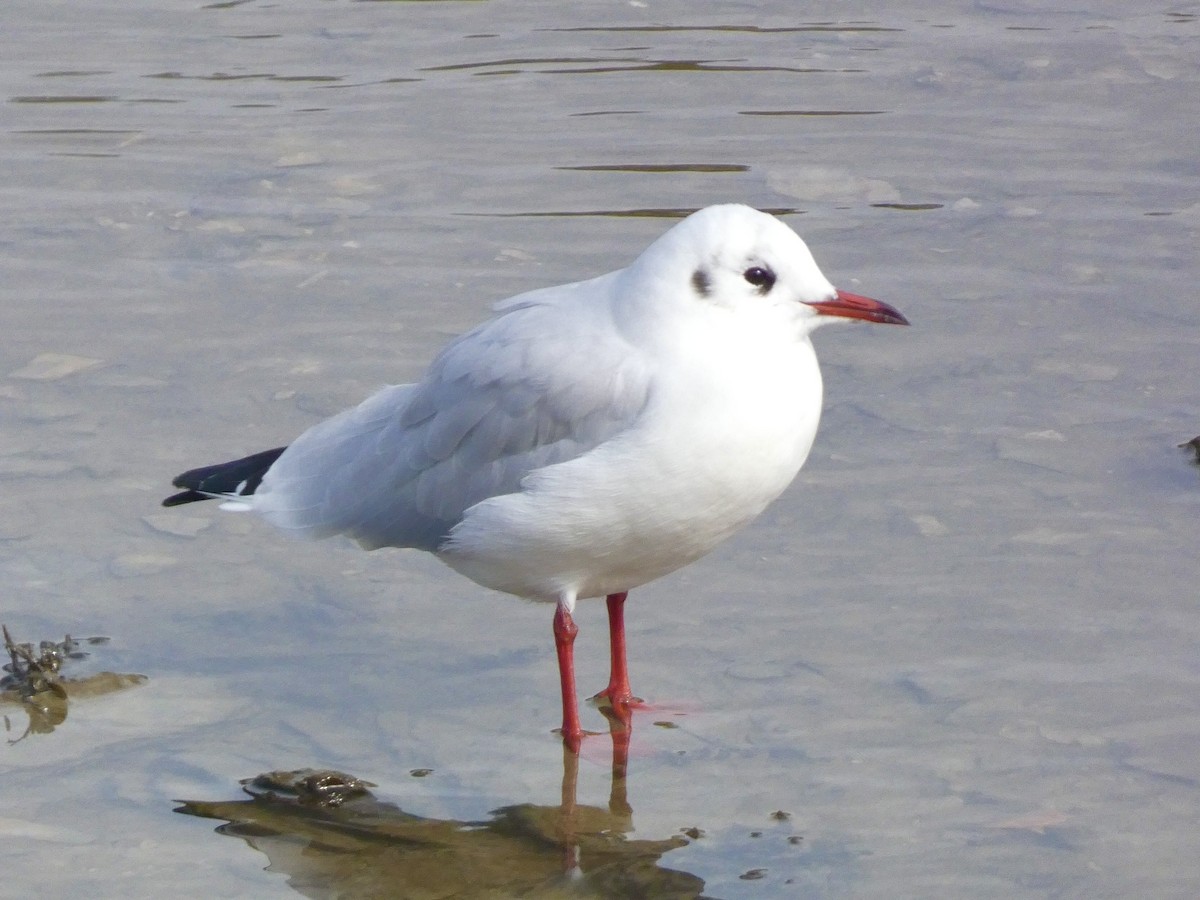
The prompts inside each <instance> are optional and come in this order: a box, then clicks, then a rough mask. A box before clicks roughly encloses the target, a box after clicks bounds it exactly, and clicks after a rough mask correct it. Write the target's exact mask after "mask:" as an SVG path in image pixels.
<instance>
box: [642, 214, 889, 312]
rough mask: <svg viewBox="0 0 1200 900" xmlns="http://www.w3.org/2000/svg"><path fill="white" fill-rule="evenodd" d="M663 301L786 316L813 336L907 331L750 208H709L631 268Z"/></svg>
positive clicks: (790, 234) (679, 226) (800, 242)
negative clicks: (835, 328) (826, 328)
mask: <svg viewBox="0 0 1200 900" xmlns="http://www.w3.org/2000/svg"><path fill="white" fill-rule="evenodd" d="M630 273H631V274H633V275H634V276H635V277H639V278H646V279H649V280H652V281H653V282H654V284H653V291H654V293H655V294H658V295H660V296H667V295H669V296H671V297H676V298H682V301H681V302H689V303H708V304H712V305H714V306H719V307H726V308H729V309H735V310H737V309H747V310H756V309H764V308H772V309H777V310H782V311H783V312H784V313H785V314H786V315H787V317H788V318H789V319H790V320H793V321H795V320H799V321H800V322H801V323H802V325H803V327H804V329H805V330H806V331H811V330H812V329H813V328H815V327H817V326H818V325H820V324H822V323H824V322H827V321H830V319H831V317H842V318H848V319H863V320H865V321H868V322H883V323H888V324H893V325H907V324H908V320H907V319H905V318H904V316H903V315H901V314H900V312H899V311H898V310H896V309H895V308H894V307H892V306H890V305H889V304H887V303H883V302H882V301H879V300H873V299H871V298H870V297H863V296H860V295H858V294H851V293H849V292H847V291H839V290H838V289H837V288H835V287H834V286H833V285H832V284H831V283H830V282H829V280H828V279H827V278H826V277H825V276H824V275H823V274H821V270H820V269H819V268H818V267H817V263H816V261H815V260H814V259H813V256H812V253H811V252H810V251H809V249H808V246H807V245H806V244H805V243H804V241H803V240H801V239H800V236H799V235H797V234H796V232H794V231H792V229H791V228H789V227H788V226H787V225H785V224H784V223H783V222H782V221H780V220H779V219H777V218H775V217H774V216H772V215H768V214H767V213H764V212H759V211H758V210H756V209H752V208H751V207H749V206H742V205H740V204H727V205H721V206H709V207H706V208H705V209H702V210H700V211H698V212H695V213H693V214H692V215H690V216H688V217H687V218H686V219H684V220H683V221H682V222H680V223H679V224H677V225H676V226H675V227H673V228H672V229H671V230H670V231H668V232H667V233H666V234H664V235H663V236H662V237H660V238H659V239H658V240H657V241H655V242H654V243H653V244H651V245H650V247H649V248H647V250H646V251H645V252H644V253H643V254H642V255H641V256H640V257H639V258H638V259H637V261H636V262H635V263H634V264H633V265H632V266H631V267H630Z"/></svg>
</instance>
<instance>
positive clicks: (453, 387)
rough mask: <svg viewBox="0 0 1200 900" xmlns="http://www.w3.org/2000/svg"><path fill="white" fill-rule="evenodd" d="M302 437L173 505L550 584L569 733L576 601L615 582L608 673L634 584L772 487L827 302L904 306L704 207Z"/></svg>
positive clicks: (797, 416)
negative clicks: (842, 284) (854, 287)
mask: <svg viewBox="0 0 1200 900" xmlns="http://www.w3.org/2000/svg"><path fill="white" fill-rule="evenodd" d="M496 309H497V311H498V313H499V315H497V316H496V318H494V319H492V320H491V321H490V322H487V323H485V324H483V325H480V326H479V327H477V328H475V329H473V330H471V331H469V332H467V333H466V334H464V335H462V336H461V337H459V338H457V339H456V340H454V341H452V342H451V343H450V344H449V345H448V346H446V347H445V348H444V349H443V350H442V351H441V353H439V354H438V355H437V356H436V357H435V358H434V360H433V363H432V364H431V365H430V367H429V370H428V372H426V373H425V376H424V377H423V378H422V379H421V380H420V381H419V382H417V383H416V384H405V385H396V386H393V387H387V388H384V389H383V390H381V391H379V392H378V393H376V394H375V395H374V396H372V397H369V398H368V399H367V400H366V401H364V402H363V403H362V404H360V405H359V406H357V407H354V408H353V409H349V410H346V411H345V412H343V413H341V414H340V415H337V416H334V417H333V418H331V419H328V420H326V421H324V422H321V423H319V424H317V425H314V426H313V427H312V428H310V429H309V430H308V431H306V432H304V434H302V435H300V437H298V438H297V439H296V440H295V441H294V442H293V443H292V444H291V445H290V446H288V447H286V448H284V447H281V448H278V449H275V450H267V451H265V452H263V453H257V454H255V455H253V456H248V457H246V458H245V459H239V460H235V461H234V462H228V463H222V464H220V465H215V466H207V467H205V468H200V469H193V470H191V471H189V472H185V473H184V474H182V475H180V476H179V477H178V478H176V479H175V482H174V483H175V486H176V487H180V488H184V489H185V490H184V491H183V492H182V493H180V494H176V495H174V496H172V497H169V498H168V499H166V500H165V501H163V503H164V505H166V506H175V505H178V504H181V503H188V502H191V501H193V500H206V499H208V498H210V497H218V498H222V499H224V500H226V501H227V502H226V504H225V506H226V507H233V508H241V509H250V510H253V511H254V512H257V513H259V514H260V515H262V516H263V517H264V518H266V519H267V520H268V521H269V522H271V523H272V524H274V525H277V526H279V527H280V528H282V529H284V530H286V531H289V532H292V533H294V534H297V535H301V536H304V537H313V538H316V537H326V536H329V535H334V534H345V535H348V536H350V537H352V538H354V539H355V540H356V541H358V543H359V544H361V545H362V546H363V547H365V548H366V549H368V550H370V549H375V548H377V547H415V548H417V549H420V550H428V551H430V552H431V553H435V554H436V555H437V556H438V558H439V559H441V560H442V561H444V562H445V563H447V564H448V565H449V566H450V567H451V568H453V569H456V570H457V571H459V572H461V573H462V574H464V575H466V576H467V577H468V578H470V579H472V580H473V581H475V582H477V583H479V584H481V585H483V586H485V587H489V588H494V589H496V590H499V591H505V592H507V593H510V594H516V595H518V596H521V597H529V598H533V599H536V600H547V601H553V602H554V603H556V604H557V608H556V611H555V614H554V637H555V643H556V646H557V650H558V660H559V674H560V677H561V683H562V700H563V724H562V733H563V738H564V740H565V741H566V743H567V746H568V747H569V748H570V749H572V750H578V747H579V744H580V741H581V739H582V736H583V729H582V727H581V726H580V721H579V710H578V704H577V701H576V696H575V673H574V663H573V645H574V640H575V634H576V632H577V631H578V628H577V626H576V625H575V623H574V621H573V619H572V612H573V611H574V608H575V601H576V600H578V599H579V598H581V597H606V598H607V601H608V612H609V630H610V641H611V650H612V674H611V678H610V680H609V685H608V687H607V688H606V689H605V690H604V691H602V692H601V695H603V696H606V697H607V698H608V700H609V701H610V702H611V703H612V705H613V708H614V709H615V710H618V711H625V712H627V711H628V708H629V706H630V704H631V703H632V702H633V701H634V698H633V695H632V692H631V691H630V687H629V676H628V672H627V668H626V665H625V630H624V624H623V621H624V620H623V612H624V602H625V595H626V592H627V591H629V590H630V589H631V588H634V587H637V586H638V585H641V584H645V583H646V582H648V581H652V580H654V579H655V578H659V577H661V576H663V575H666V574H667V573H668V572H672V571H674V570H675V569H678V568H679V567H680V566H684V565H686V564H688V563H690V562H692V561H693V560H696V559H698V558H699V557H701V556H703V555H704V554H705V553H707V552H708V551H710V550H712V549H713V547H715V546H716V545H717V544H719V543H720V542H721V541H723V540H724V539H725V538H727V537H729V536H730V535H731V534H733V533H734V532H735V531H737V530H738V529H739V528H741V527H742V526H743V525H745V524H746V523H748V522H749V521H750V520H751V519H753V518H754V517H755V516H757V515H758V514H759V513H760V512H762V510H763V509H764V507H766V506H767V504H768V503H770V502H771V501H772V500H774V499H775V498H776V497H778V496H779V494H780V493H781V492H782V491H783V489H784V488H786V487H787V486H788V484H789V483H790V482H791V481H792V479H793V477H794V476H795V475H796V473H797V471H799V469H800V466H801V465H803V463H804V460H805V458H806V457H807V456H808V451H809V448H810V447H811V446H812V442H813V438H814V436H815V435H816V432H817V421H818V419H819V418H820V414H821V373H820V370H819V369H818V367H817V358H816V355H815V354H814V352H813V348H812V344H811V343H810V341H809V334H810V332H812V331H813V329H815V328H816V327H817V326H818V325H821V324H822V323H824V322H827V321H829V320H830V319H831V318H832V317H838V316H840V317H844V318H850V319H865V320H867V321H869V322H887V323H892V324H900V325H904V324H907V322H906V320H905V318H904V316H902V315H901V314H900V313H899V312H897V311H896V310H895V309H893V308H892V307H891V306H889V305H888V304H886V303H881V302H880V301H878V300H872V299H870V298H868V297H861V296H858V295H856V294H850V293H846V292H845V291H839V290H837V289H835V288H834V287H833V285H832V284H830V283H829V281H828V280H826V278H825V276H824V275H822V274H821V271H820V269H818V268H817V264H816V262H814V260H813V257H812V254H811V253H810V252H809V250H808V247H807V246H806V245H805V244H804V242H803V241H802V240H801V239H800V238H799V237H798V236H797V235H796V233H795V232H794V231H792V230H791V229H790V228H789V227H788V226H787V225H785V224H784V223H783V222H781V221H780V220H779V219H776V218H775V217H773V216H770V215H767V214H766V213H762V212H759V211H757V210H754V209H751V208H749V207H746V206H740V205H726V206H710V207H708V208H707V209H702V210H700V211H699V212H697V213H695V214H693V215H691V216H688V217H687V218H686V219H684V220H683V221H682V222H680V223H679V224H677V225H675V227H673V228H672V229H671V230H670V231H668V232H667V233H666V234H664V235H663V236H662V237H660V238H659V239H658V240H656V241H655V242H654V243H653V244H651V245H650V247H649V248H648V249H647V250H646V251H645V252H644V253H642V255H641V256H639V257H638V258H637V259H636V260H635V261H634V262H633V264H632V265H630V266H629V267H628V268H625V269H621V270H619V271H617V272H610V273H609V274H607V275H601V276H600V277H599V278H593V279H591V280H590V281H580V282H576V283H574V284H567V285H560V286H558V287H551V288H545V289H542V290H536V291H531V292H530V293H527V294H521V295H519V296H516V297H513V298H511V299H509V300H505V301H503V302H501V303H500V304H498V305H497V307H496Z"/></svg>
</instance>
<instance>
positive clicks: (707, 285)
mask: <svg viewBox="0 0 1200 900" xmlns="http://www.w3.org/2000/svg"><path fill="white" fill-rule="evenodd" d="M692 287H694V288H695V289H696V293H697V294H699V295H700V296H701V297H707V296H708V294H709V292H710V291H711V290H712V279H711V278H709V277H708V273H707V272H705V271H704V270H703V269H697V270H696V271H695V272H693V273H692Z"/></svg>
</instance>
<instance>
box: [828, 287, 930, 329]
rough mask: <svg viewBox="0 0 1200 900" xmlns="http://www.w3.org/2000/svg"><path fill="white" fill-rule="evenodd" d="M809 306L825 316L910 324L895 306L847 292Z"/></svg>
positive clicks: (891, 323)
mask: <svg viewBox="0 0 1200 900" xmlns="http://www.w3.org/2000/svg"><path fill="white" fill-rule="evenodd" d="M808 305H809V306H811V307H812V308H813V309H815V310H816V311H817V312H819V313H820V314H821V315H823V316H845V317H846V318H847V319H866V320H867V321H868V322H882V323H884V324H886V325H907V324H908V319H906V318H904V316H902V315H901V314H900V310H898V309H896V308H895V307H894V306H889V305H888V304H886V303H884V302H883V301H882V300H872V299H871V298H870V297H863V296H861V295H859V294H851V293H849V292H847V291H838V292H837V296H836V297H835V298H834V299H833V300H821V301H820V302H818V303H810V304H808Z"/></svg>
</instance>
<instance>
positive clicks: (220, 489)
mask: <svg viewBox="0 0 1200 900" xmlns="http://www.w3.org/2000/svg"><path fill="white" fill-rule="evenodd" d="M286 449H287V448H286V447H276V448H274V449H273V450H264V451H262V452H261V453H255V454H253V455H251V456H247V457H244V458H242V459H235V460H233V461H232V462H226V463H218V464H217V465H215V466H203V467H201V468H199V469H189V470H188V471H186V472H184V473H183V474H182V475H177V476H176V477H175V480H174V481H172V482H171V483H172V484H173V485H175V487H177V488H184V490H183V491H182V492H181V493H178V494H172V495H171V496H170V497H168V498H167V499H166V500H164V501H163V502H162V505H163V506H182V505H183V504H184V503H195V502H197V501H199V500H211V499H213V497H214V496H215V495H221V494H239V495H241V496H247V495H249V494H253V493H254V492H255V490H257V488H258V486H259V485H260V484H261V483H262V479H263V476H264V475H266V474H267V470H268V469H269V468H271V466H273V465H274V464H275V460H277V459H279V457H280V455H281V454H282V453H283V451H284V450H286Z"/></svg>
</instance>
